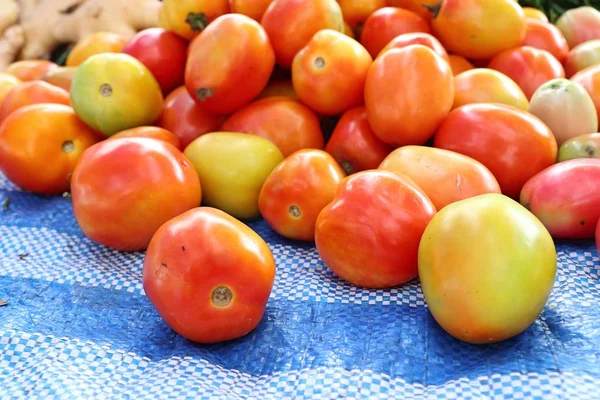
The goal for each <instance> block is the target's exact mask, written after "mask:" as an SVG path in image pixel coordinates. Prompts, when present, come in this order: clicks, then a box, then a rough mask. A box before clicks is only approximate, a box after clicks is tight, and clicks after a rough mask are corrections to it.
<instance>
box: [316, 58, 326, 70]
mask: <svg viewBox="0 0 600 400" xmlns="http://www.w3.org/2000/svg"><path fill="white" fill-rule="evenodd" d="M314 64H315V67H317V68H319V69H320V68H323V67H324V66H325V59H324V58H323V57H317V58H315V61H314Z"/></svg>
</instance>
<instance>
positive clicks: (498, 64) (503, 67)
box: [488, 46, 565, 99]
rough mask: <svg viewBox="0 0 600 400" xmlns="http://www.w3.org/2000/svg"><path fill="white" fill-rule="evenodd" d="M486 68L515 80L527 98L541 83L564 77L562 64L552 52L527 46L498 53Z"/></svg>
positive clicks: (529, 97)
mask: <svg viewBox="0 0 600 400" xmlns="http://www.w3.org/2000/svg"><path fill="white" fill-rule="evenodd" d="M488 68H491V69H495V70H496V71H500V72H502V73H503V74H504V75H506V76H508V77H509V78H511V79H512V80H513V81H515V82H517V84H518V85H519V87H520V88H521V89H522V90H523V93H525V96H527V98H528V99H531V96H533V93H534V92H535V91H536V89H537V88H538V87H540V86H541V85H542V84H544V83H546V82H548V81H549V80H552V79H557V78H564V77H565V70H564V69H563V66H562V64H561V63H560V62H559V61H558V60H557V59H556V58H555V57H554V56H553V55H552V54H550V53H549V52H547V51H546V50H540V49H535V48H533V47H529V46H522V47H516V48H514V49H510V50H507V51H505V52H502V53H500V54H498V55H497V56H496V57H494V58H493V59H492V60H491V61H490V63H489V65H488Z"/></svg>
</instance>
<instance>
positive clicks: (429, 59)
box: [365, 45, 454, 146]
mask: <svg viewBox="0 0 600 400" xmlns="http://www.w3.org/2000/svg"><path fill="white" fill-rule="evenodd" d="M453 102H454V82H453V76H452V70H451V69H450V65H449V64H448V63H447V62H446V61H445V60H444V59H443V58H441V57H440V56H438V55H437V54H435V53H434V52H433V50H431V49H430V48H428V47H425V46H423V45H413V46H408V47H405V48H402V49H392V50H388V51H387V52H385V53H384V54H382V55H381V56H379V57H378V58H377V59H375V61H373V64H372V65H371V68H370V69H369V73H368V75H367V82H366V84H365V106H366V108H367V115H368V117H369V124H370V125H371V128H373V132H375V135H377V137H379V139H381V140H382V141H384V142H386V143H389V144H392V145H395V146H402V145H407V144H423V143H425V142H427V140H428V139H429V138H430V137H431V136H432V135H433V133H434V132H435V129H436V128H437V127H438V125H439V124H440V122H442V120H443V119H444V118H445V117H446V115H448V112H449V111H450V109H451V108H452V103H453ZM407 121H410V123H408V122H407Z"/></svg>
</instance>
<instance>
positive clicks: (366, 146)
mask: <svg viewBox="0 0 600 400" xmlns="http://www.w3.org/2000/svg"><path fill="white" fill-rule="evenodd" d="M325 151H326V152H328V153H329V154H331V155H332V156H333V158H335V160H336V161H337V162H338V163H339V164H340V166H341V167H342V169H343V170H344V171H345V172H346V174H348V175H350V174H353V173H355V172H359V171H364V170H368V169H376V168H377V167H378V166H379V164H381V162H382V161H383V160H384V158H385V157H386V156H387V155H388V154H389V153H390V152H391V151H392V147H391V146H389V145H387V144H386V143H384V142H382V141H381V140H379V138H378V137H377V136H375V134H374V133H373V130H372V129H371V126H370V125H369V121H368V119H367V110H366V109H365V107H364V106H360V107H356V108H353V109H351V110H348V111H346V112H345V113H344V114H343V115H342V117H341V118H340V120H339V122H338V123H337V125H336V126H335V129H334V130H333V133H332V134H331V137H330V138H329V141H328V142H327V145H326V146H325Z"/></svg>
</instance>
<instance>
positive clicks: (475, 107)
mask: <svg viewBox="0 0 600 400" xmlns="http://www.w3.org/2000/svg"><path fill="white" fill-rule="evenodd" d="M434 145H435V147H438V148H441V149H446V150H452V151H455V152H457V153H461V154H464V155H467V156H469V157H471V158H474V159H475V160H477V161H479V162H481V163H482V164H483V165H485V166H486V167H487V168H488V169H489V170H490V171H491V172H492V173H493V174H494V176H495V177H496V179H497V180H498V183H499V184H500V187H501V188H502V193H503V194H505V195H506V196H508V197H512V198H518V197H519V193H520V192H521V188H522V187H523V185H524V184H525V182H527V180H529V179H530V178H531V177H532V176H534V175H535V174H537V173H538V172H540V171H541V170H543V169H544V168H546V167H549V166H550V165H552V164H554V163H555V162H556V156H557V151H558V149H557V144H556V139H555V138H554V135H553V134H552V131H550V128H548V126H546V125H545V124H544V123H543V122H542V121H541V120H540V119H539V118H537V117H535V116H533V115H531V114H529V113H527V112H525V111H523V110H519V109H518V108H515V107H512V106H507V105H503V104H487V103H477V104H467V105H465V106H462V107H459V108H456V109H455V110H453V111H452V112H451V113H450V114H449V115H448V117H447V118H446V119H445V120H444V122H443V123H442V124H441V125H440V127H439V129H438V131H437V133H436V135H435V139H434Z"/></svg>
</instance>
